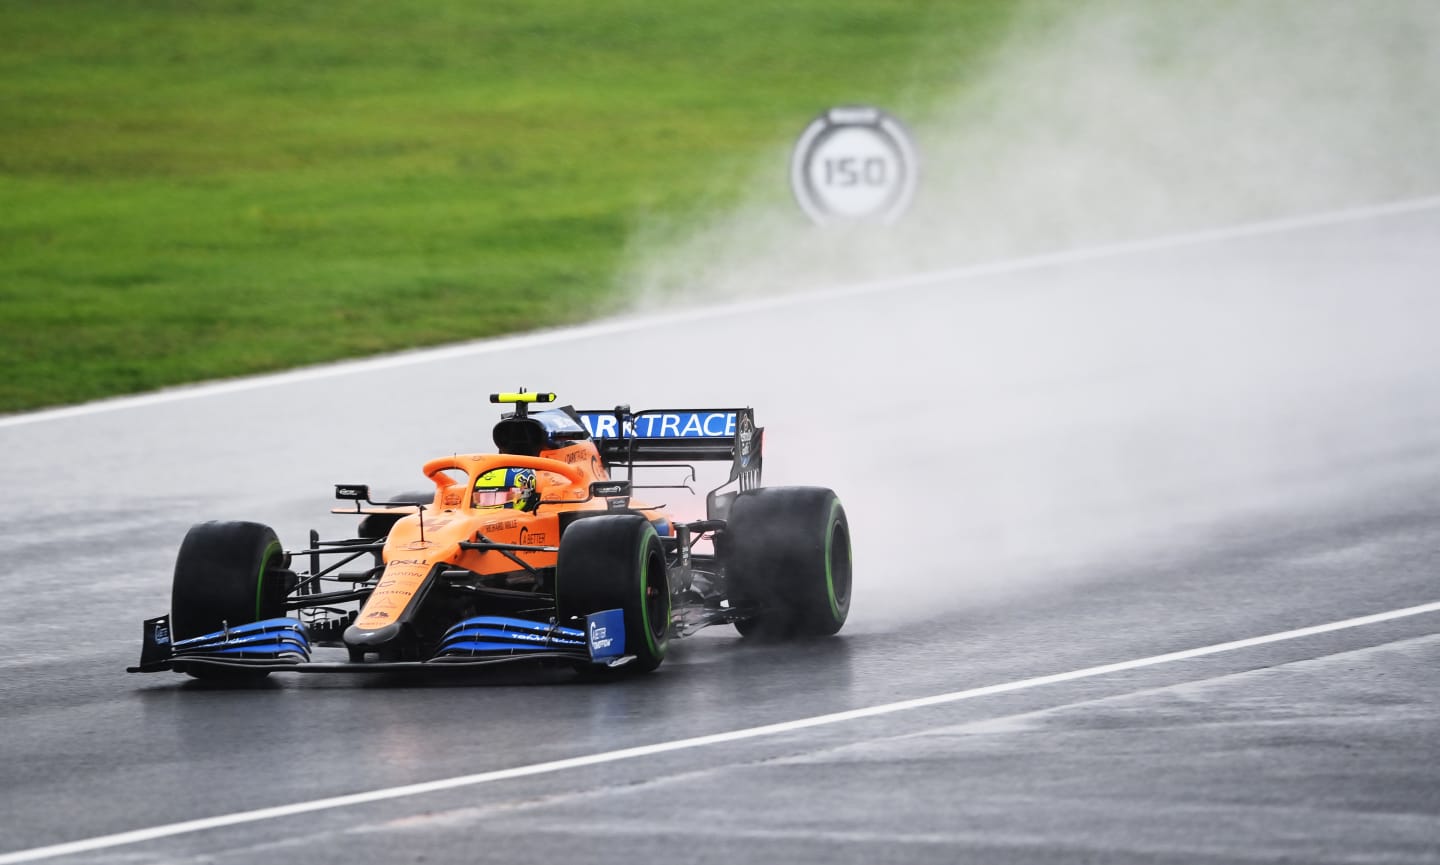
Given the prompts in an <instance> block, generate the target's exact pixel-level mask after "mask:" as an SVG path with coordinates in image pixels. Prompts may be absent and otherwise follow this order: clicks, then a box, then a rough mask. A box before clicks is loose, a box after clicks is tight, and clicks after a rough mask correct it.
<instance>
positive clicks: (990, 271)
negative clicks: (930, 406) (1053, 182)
mask: <svg viewBox="0 0 1440 865" xmlns="http://www.w3.org/2000/svg"><path fill="white" fill-rule="evenodd" d="M1435 209H1440V196H1433V197H1429V198H1415V199H1410V200H1407V201H1396V202H1389V203H1386V204H1376V205H1370V206H1366V207H1355V208H1349V209H1346V210H1335V211H1327V212H1324V213H1312V214H1307V215H1304V216H1296V217H1290V218H1287V219H1273V220H1268V221H1265V222H1251V223H1245V224H1242V225H1234V226H1229V227H1226V228H1215V229H1209V230H1205V231H1195V232H1188V233H1185V234H1171V235H1165V236H1163V237H1153V238H1149V239H1146V240H1136V241H1129V242H1125V243H1114V244H1107V245H1104V246H1095V247H1089V248H1086V249H1076V250H1070V251H1067V252H1055V253H1048V254H1044V255H1033V256H1026V257H1024V258H1011V259H1005V260H1002V261H994V262H988V263H984V264H976V265H970V266H966V267H956V268H949V269H946V270H934V271H927V272H925V273H916V274H910V275H908V276H901V277H891V278H887V279H876V280H871V281H868V282H859V283H852V284H849V285H838V286H829V287H824V288H817V289H811V290H808V291H800V292H796V293H780V294H777V295H772V296H770V297H766V298H761V299H756V300H745V301H739V302H736V303H728V304H721V305H717V306H702V307H695V308H691V309H683V310H676V311H673V312H664V313H657V314H654V315H645V316H633V317H627V318H617V319H611V320H608V321H601V322H595V323H592V324H585V325H579V326H576V327H566V328H557V329H555V330H546V331H538V332H535V333H526V334H519V335H516V336H508V337H499V338H496V339H485V340H477V341H475V342H466V343H459V344H456V345H449V346H443V347H440V348H433V349H419V350H416V351H407V352H402V353H399V354H389V355H381V356H379V357H372V358H366V359H363V360H353V361H342V362H339V363H333V364H325V365H323V366H313V367H306V368H304V369H298V370H292V371H290V372H282V373H272V374H266V375H259V376H252V377H248V378H238V379H230V380H228V381H220V382H214V383H209V384H199V385H190V386H182V387H178V388H173V389H169V390H162V391H156V392H154V393H148V394H141V395H139V396H129V397H117V398H114V399H106V400H100V401H98V402H92V403H85V404H82V405H76V406H67V407H65V408H57V409H47V410H44V411H36V412H30V413H27V414H14V415H8V416H0V429H3V428H5V427H16V426H24V425H27V424H35V423H44V422H46V421H52V420H64V419H67V418H75V417H84V416H87V415H93V414H101V413H104V412H112V411H119V410H121V409H131V408H142V407H144V406H151V405H160V404H164V403H170V402H178V401H180V400H188V399H196V398H199V397H206V396H217V395H220V394H227V393H237V392H240V391H247V390H257V389H259V388H266V387H275V386H279V385H285V384H294V383H297V382H307V381H315V380H317V379H326V378H335V377H338V376H344V375H353V374H356V373H364V372H371V371H374V370H382V369H395V368H397V367H404V366H413V365H415V364H421V363H432V362H434V361H440V360H448V359H451V358H457V357H473V356H475V355H482V354H493V353H495V352H508V351H510V350H512V349H518V348H534V347H536V346H543V345H554V344H556V343H565V342H572V341H575V340H581V339H587V338H591V337H598V336H610V335H612V334H617V333H628V332H630V331H635V330H644V329H647V328H653V327H663V326H666V325H674V324H684V323H687V322H692V321H697V320H702V319H708V318H724V317H727V316H734V315H745V314H748V313H752V312H756V311H760V310H766V309H775V308H777V307H785V306H794V305H796V304H806V303H814V302H816V301H821V300H833V299H835V298H841V297H853V296H856V295H864V294H875V293H879V292H886V291H899V290H904V289H908V288H922V287H925V286H932V285H936V284H938V283H944V282H960V281H964V280H970V279H977V278H980V277H985V276H993V275H996V274H1004V273H1015V272H1017V271H1024V270H1036V269H1040V268H1046V267H1055V266H1058V265H1064V264H1073V263H1076V262H1082V261H1094V260H1096V259H1104V258H1116V257H1120V256H1126V255H1135V254H1138V253H1144V252H1152V251H1156V250H1163V249H1174V248H1177V247H1183V246H1196V245H1200V244H1206V243H1216V242H1220V241H1226V240H1238V239H1241V238H1246V237H1257V236H1260V235H1266V234H1281V233H1284V232H1287V231H1299V230H1302V229H1307V228H1318V227H1321V226H1326V225H1337V224H1341V223H1347V222H1360V221H1364V220H1368V219H1378V218H1381V217H1386V216H1397V215H1401V214H1406V213H1417V212H1421V211H1426V210H1435Z"/></svg>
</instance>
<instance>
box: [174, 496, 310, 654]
mask: <svg viewBox="0 0 1440 865" xmlns="http://www.w3.org/2000/svg"><path fill="white" fill-rule="evenodd" d="M284 564H285V553H284V550H283V549H282V548H281V546H280V540H279V538H277V537H276V536H275V531H274V530H273V529H271V528H270V527H269V526H265V525H261V524H260V523H245V522H218V521H215V522H208V523H197V524H196V525H194V526H191V527H190V531H189V532H187V533H186V534H185V540H184V541H182V542H181V544H180V553H179V555H178V556H176V558H175V579H174V582H173V583H172V584H171V589H170V633H171V636H172V638H173V639H174V640H176V641H179V640H188V639H190V638H191V637H199V636H202V635H204V634H211V633H214V632H215V631H218V630H220V629H222V628H224V627H226V626H230V627H234V626H236V625H246V624H249V623H251V622H258V621H262V620H264V619H274V618H278V617H280V616H283V615H285V597H286V596H287V595H288V594H289V592H290V589H291V588H292V586H290V585H289V582H288V579H287V577H288V576H289V573H290V572H289V571H287V570H286V569H285V567H284ZM186 672H187V673H189V674H190V675H192V676H194V677H195V678H197V679H227V680H248V679H261V678H264V677H265V675H266V673H267V671H265V670H233V669H225V668H219V667H208V668H207V667H189V668H187V669H186Z"/></svg>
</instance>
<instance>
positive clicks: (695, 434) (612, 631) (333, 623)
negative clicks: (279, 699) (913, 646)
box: [130, 390, 851, 679]
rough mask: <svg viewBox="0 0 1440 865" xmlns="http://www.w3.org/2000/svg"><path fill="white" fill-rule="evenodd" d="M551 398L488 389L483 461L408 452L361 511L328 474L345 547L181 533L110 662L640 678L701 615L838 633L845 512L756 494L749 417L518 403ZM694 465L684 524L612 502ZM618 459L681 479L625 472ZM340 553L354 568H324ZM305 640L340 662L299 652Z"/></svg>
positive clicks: (797, 494)
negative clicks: (158, 600) (348, 524)
mask: <svg viewBox="0 0 1440 865" xmlns="http://www.w3.org/2000/svg"><path fill="white" fill-rule="evenodd" d="M554 400H555V395H554V394H550V393H526V392H525V391H523V390H522V391H520V392H519V393H504V394H492V395H491V397H490V401H491V402H493V403H504V404H509V405H513V406H514V410H513V411H512V412H511V413H508V414H505V415H503V416H502V417H501V418H500V420H499V422H498V423H496V425H495V430H494V439H495V446H496V449H497V451H498V452H497V453H481V454H464V455H458V456H446V457H440V458H438V459H433V460H431V461H429V462H427V463H425V465H424V467H423V469H422V471H423V472H424V474H425V477H427V478H428V479H429V480H430V482H431V483H432V484H433V490H428V491H427V492H425V493H423V494H412V495H407V496H404V497H402V500H400V501H391V502H379V503H377V502H372V501H370V492H369V488H368V487H367V486H365V485H362V484H341V485H337V486H336V487H335V496H336V498H337V499H341V500H343V501H347V502H350V503H351V504H350V506H348V507H344V508H337V509H336V510H335V511H333V512H334V513H353V514H357V515H360V516H361V520H360V524H359V529H358V534H359V537H356V538H347V539H343V540H334V541H321V540H320V539H319V535H318V534H317V533H316V532H314V531H312V532H311V533H310V543H309V545H308V547H307V548H306V549H304V550H297V551H292V552H286V551H284V550H283V549H282V548H281V545H280V542H279V541H278V540H277V538H276V535H275V532H274V531H273V530H271V529H270V528H269V527H268V526H265V525H261V524H259V523H250V522H207V523H200V524H198V525H195V526H193V527H192V528H191V529H190V531H189V533H188V534H187V535H186V536H185V539H184V541H183V542H182V543H181V545H180V552H179V555H178V557H177V560H176V563H175V577H174V583H173V585H172V589H171V599H170V613H169V615H166V616H160V617H158V618H154V619H149V620H147V621H146V622H145V629H144V645H143V648H142V651H141V660H140V664H139V665H138V666H136V667H131V668H130V671H131V672H152V671H157V670H175V671H179V672H183V673H188V674H190V675H192V676H196V677H203V678H214V679H244V678H252V677H258V676H264V675H266V674H268V673H269V672H272V671H275V670H293V671H314V672H321V671H324V672H334V671H370V670H382V669H397V668H398V669H439V668H454V667H457V666H463V665H477V664H492V663H496V662H501V661H512V660H519V659H544V660H548V661H554V662H560V663H565V664H571V665H574V666H576V667H577V668H579V669H581V670H587V671H597V672H605V673H610V672H612V671H613V672H628V671H640V672H643V671H649V670H653V669H655V668H656V667H657V666H659V665H660V662H661V661H663V660H664V659H665V652H666V649H667V647H668V645H669V641H670V639H671V638H675V637H683V636H686V635H688V634H691V633H694V632H695V631H696V630H699V629H700V628H703V627H705V626H708V625H716V624H727V623H728V624H733V625H734V626H735V627H736V629H737V630H739V632H740V633H741V634H744V635H764V636H769V637H773V638H784V637H789V636H795V635H828V634H834V633H836V632H837V631H839V630H840V628H841V626H842V625H843V624H844V623H845V618H846V616H847V615H848V613H849V609H850V581H851V567H850V528H849V524H848V522H847V521H846V517H845V510H844V508H843V507H841V505H840V501H839V499H838V498H836V496H835V494H834V492H832V491H830V490H828V489H824V488H819V487H762V486H761V485H760V470H761V463H762V458H763V456H762V444H763V441H764V430H763V429H762V428H760V427H757V426H755V418H754V413H753V411H752V410H751V409H749V408H741V409H664V410H651V411H640V412H632V411H630V409H629V407H628V406H618V407H616V408H615V409H612V410H604V411H576V410H575V409H573V408H571V407H569V406H565V407H558V408H557V407H547V408H543V409H532V406H535V405H536V404H548V403H553V402H554ZM704 461H726V462H729V463H730V471H729V476H728V479H727V480H726V481H725V482H724V483H722V484H721V485H720V486H718V487H716V488H715V489H714V490H712V491H711V492H710V493H709V494H708V495H707V496H706V499H705V506H706V518H705V519H702V520H695V521H689V522H682V521H678V520H676V519H674V518H673V517H672V516H671V515H670V514H668V513H667V512H666V511H665V510H663V509H662V508H660V507H655V506H650V505H647V504H645V503H643V502H641V501H639V500H637V499H635V498H633V497H632V493H633V492H635V491H637V490H643V489H677V488H684V489H689V484H690V482H693V481H694V480H695V479H696V478H697V474H696V469H695V467H694V465H693V464H694V463H697V462H704ZM637 469H649V470H650V472H649V475H650V476H651V477H652V479H654V475H655V474H657V473H658V474H660V475H661V477H660V478H659V479H660V480H666V479H667V478H666V477H664V475H665V474H667V473H668V474H669V475H670V477H669V478H668V480H671V481H674V480H675V479H676V476H675V475H676V473H677V472H678V473H680V474H679V480H680V482H679V483H674V482H671V483H653V484H649V485H645V484H639V483H637V479H636V478H635V477H634V475H635V474H636V470H637ZM337 556H338V557H339V558H338V561H335V562H334V563H332V564H329V565H328V566H325V567H322V562H323V561H325V560H327V558H329V557H337ZM356 562H362V563H364V564H365V565H367V566H366V567H364V568H363V569H362V570H356V571H342V570H341V568H344V567H346V566H347V565H351V566H353V564H354V563H356ZM296 564H306V565H308V568H306V569H304V570H298V571H297V570H295V569H294V566H295V565H296ZM326 647H329V648H331V649H336V650H341V649H343V650H344V652H345V656H344V657H343V659H342V658H337V660H336V661H334V662H325V661H322V660H319V659H317V658H316V657H315V656H316V655H317V654H318V652H319V651H323V650H324V649H325V648H326Z"/></svg>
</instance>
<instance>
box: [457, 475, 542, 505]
mask: <svg viewBox="0 0 1440 865" xmlns="http://www.w3.org/2000/svg"><path fill="white" fill-rule="evenodd" d="M534 490H535V470H534V469H517V468H499V469H491V470H490V471H488V472H485V473H484V474H482V475H480V476H479V477H477V478H475V489H474V492H473V493H472V494H471V504H473V505H474V506H475V507H477V508H514V507H516V504H517V503H518V502H521V501H522V500H523V499H524V498H525V497H526V496H527V495H529V494H530V493H532V492H534ZM522 507H523V506H522Z"/></svg>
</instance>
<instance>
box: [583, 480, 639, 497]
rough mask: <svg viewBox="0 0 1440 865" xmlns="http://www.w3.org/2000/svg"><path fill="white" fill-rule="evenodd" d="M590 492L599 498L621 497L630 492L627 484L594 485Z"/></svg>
mask: <svg viewBox="0 0 1440 865" xmlns="http://www.w3.org/2000/svg"><path fill="white" fill-rule="evenodd" d="M590 491H591V492H592V493H594V494H595V495H596V496H599V497H601V498H604V497H607V496H623V495H625V494H626V493H627V492H629V491H630V488H629V485H628V484H623V483H621V484H603V485H602V484H595V485H593V486H591V487H590Z"/></svg>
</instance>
